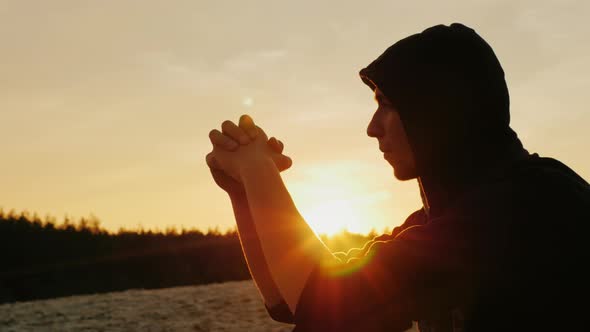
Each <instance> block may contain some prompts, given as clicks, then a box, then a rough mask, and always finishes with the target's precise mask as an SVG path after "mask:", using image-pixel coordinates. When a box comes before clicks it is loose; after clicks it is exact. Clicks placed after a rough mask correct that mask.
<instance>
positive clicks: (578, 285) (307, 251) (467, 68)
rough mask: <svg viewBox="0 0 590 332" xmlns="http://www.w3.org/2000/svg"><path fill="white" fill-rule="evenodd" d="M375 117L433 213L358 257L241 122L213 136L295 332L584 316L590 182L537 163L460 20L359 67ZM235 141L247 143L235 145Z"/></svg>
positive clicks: (491, 327) (460, 326)
mask: <svg viewBox="0 0 590 332" xmlns="http://www.w3.org/2000/svg"><path fill="white" fill-rule="evenodd" d="M360 76H361V78H362V80H363V81H364V82H365V83H366V84H367V85H368V86H369V87H370V88H371V89H373V91H374V92H375V99H376V100H377V102H378V108H377V110H376V111H375V114H374V115H373V118H372V119H371V121H370V123H369V126H368V128H367V134H368V135H369V136H371V137H375V138H376V139H377V140H378V142H379V149H380V150H381V151H382V152H383V153H384V157H385V159H386V160H387V161H388V162H389V163H390V164H391V166H392V167H393V170H394V174H395V177H396V178H397V179H399V180H409V179H417V180H418V183H419V186H420V190H421V194H422V200H423V207H422V209H420V210H418V211H416V212H414V213H413V214H411V215H410V216H409V217H408V218H407V220H406V221H405V222H404V224H403V225H402V226H400V227H397V228H396V229H394V231H393V232H392V234H386V235H383V236H380V237H378V238H375V239H374V240H373V241H370V242H369V243H367V245H366V246H365V247H364V248H362V249H360V250H351V251H350V252H349V254H348V256H347V257H341V256H339V257H337V256H336V255H334V254H332V253H331V252H330V251H329V250H328V249H327V248H326V247H325V246H324V245H323V244H322V242H321V241H320V240H319V239H318V238H317V237H316V236H315V234H314V233H313V232H312V231H311V229H310V228H309V227H308V225H307V224H306V223H305V221H304V220H303V218H302V217H301V215H300V214H299V213H298V211H297V209H296V207H295V205H294V203H293V201H292V200H291V198H290V196H289V193H288V191H287V189H286V188H285V186H284V184H283V182H282V180H281V177H280V173H279V172H280V171H282V170H284V169H286V168H288V167H290V166H291V160H290V159H289V158H288V157H286V156H283V155H282V154H281V153H282V149H283V146H282V143H280V142H279V141H277V140H276V139H274V138H272V139H270V140H267V137H266V135H265V133H264V132H263V131H262V130H261V129H260V128H258V127H256V126H255V125H254V123H253V122H252V120H251V119H250V118H249V117H247V116H243V117H242V118H241V119H240V123H239V125H235V124H233V123H232V122H229V121H226V122H224V124H223V125H222V132H220V131H217V130H213V131H212V132H211V133H210V139H211V141H212V143H213V146H214V148H213V151H212V152H211V153H210V154H208V155H207V163H208V165H209V167H210V168H211V171H212V173H213V177H214V179H215V181H216V182H217V183H218V184H219V185H220V186H221V187H222V188H223V189H225V190H226V191H228V193H229V195H230V199H231V201H232V205H233V208H234V212H235V216H236V221H237V225H238V231H239V233H240V238H241V241H242V247H243V250H244V254H245V256H246V259H247V261H248V265H249V268H250V271H251V273H252V276H253V278H254V281H255V282H256V284H257V287H258V289H259V290H260V292H261V294H262V296H263V298H264V301H265V304H266V306H267V308H269V313H270V314H271V316H272V317H273V318H275V319H277V320H281V321H286V322H293V323H295V324H296V328H295V330H296V331H403V330H405V329H407V328H409V327H410V326H411V322H412V321H418V322H419V327H420V330H421V331H506V330H518V331H540V330H543V331H550V330H551V331H557V330H559V331H566V330H570V329H571V330H574V329H576V330H580V328H581V327H583V326H585V325H587V324H586V323H585V322H584V321H583V320H582V319H581V318H582V317H584V316H583V315H584V314H585V313H586V312H585V310H584V308H585V306H583V305H582V306H579V305H577V303H579V302H580V301H582V303H583V302H584V301H586V300H587V298H588V295H590V294H589V292H588V280H590V276H589V275H588V272H586V270H587V269H586V268H585V267H584V265H585V264H586V263H587V262H588V258H590V255H589V249H588V246H587V245H586V244H585V241H584V240H585V239H586V237H587V236H588V235H587V234H588V230H589V226H588V225H589V224H590V212H589V210H588V208H589V207H590V185H589V184H588V183H587V182H586V181H585V180H584V179H582V178H581V177H580V176H578V175H577V174H576V173H575V172H574V171H572V170H571V169H570V168H568V167H567V166H565V165H564V164H562V163H561V162H559V161H557V160H555V159H551V158H543V157H539V156H538V155H537V154H529V153H528V152H527V151H526V150H525V149H524V148H523V146H522V144H521V142H520V140H519V139H518V138H517V135H516V134H515V132H514V131H513V130H512V129H511V128H510V126H509V122H510V115H509V96H508V89H507V86H506V82H505V79H504V72H503V70H502V67H501V66H500V63H499V62H498V60H497V58H496V56H495V54H494V52H493V51H492V49H491V47H490V46H489V45H488V44H487V43H486V42H485V41H484V40H483V39H482V38H481V37H480V36H479V35H477V34H476V33H475V32H474V31H473V30H472V29H470V28H467V27H465V26H464V25H461V24H452V25H450V26H443V25H438V26H434V27H431V28H429V29H426V30H425V31H423V32H422V33H419V34H415V35H412V36H410V37H407V38H405V39H403V40H401V41H399V42H397V43H395V44H394V45H393V46H391V47H390V48H388V49H387V50H386V51H385V52H384V53H383V54H382V55H381V56H380V57H379V58H377V59H376V60H375V61H373V62H372V63H371V64H370V65H369V66H368V67H366V68H364V69H363V70H361V72H360ZM237 142H239V143H237Z"/></svg>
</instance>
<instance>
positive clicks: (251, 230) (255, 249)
mask: <svg viewBox="0 0 590 332" xmlns="http://www.w3.org/2000/svg"><path fill="white" fill-rule="evenodd" d="M230 199H231V203H232V208H233V211H234V216H235V219H236V225H237V228H238V234H239V237H240V243H241V245H242V251H243V253H244V256H245V258H246V262H247V264H248V269H249V270H250V275H251V276H252V279H254V282H255V283H256V287H257V288H258V290H259V292H260V294H261V295H262V298H263V300H264V304H265V305H266V306H267V307H269V308H271V307H274V306H276V305H279V304H281V303H283V301H284V300H283V298H282V295H281V294H280V292H279V289H278V288H277V286H276V284H275V282H274V280H273V279H272V277H271V274H270V271H269V269H268V265H267V263H266V260H265V258H264V254H263V252H262V247H261V246H260V240H259V238H258V234H257V233H256V229H255V227H254V223H253V221H252V216H251V214H250V208H249V207H248V201H247V199H246V196H245V195H244V194H237V195H231V196H230Z"/></svg>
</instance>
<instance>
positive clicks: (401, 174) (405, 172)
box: [393, 166, 418, 181]
mask: <svg viewBox="0 0 590 332" xmlns="http://www.w3.org/2000/svg"><path fill="white" fill-rule="evenodd" d="M416 173H417V172H416V170H415V169H413V168H409V167H399V166H398V167H394V168H393V175H394V176H395V178H396V179H398V180H400V181H407V180H412V179H415V178H417V177H418V174H416Z"/></svg>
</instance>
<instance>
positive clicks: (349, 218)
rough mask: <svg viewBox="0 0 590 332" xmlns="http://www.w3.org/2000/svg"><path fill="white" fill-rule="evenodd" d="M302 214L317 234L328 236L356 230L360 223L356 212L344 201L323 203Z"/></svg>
mask: <svg viewBox="0 0 590 332" xmlns="http://www.w3.org/2000/svg"><path fill="white" fill-rule="evenodd" d="M302 214H303V215H304V217H305V220H306V221H307V222H308V223H309V224H310V226H311V227H312V228H313V229H314V230H315V231H316V232H317V233H319V234H327V235H328V236H331V235H334V234H336V233H338V232H341V231H344V230H347V231H351V230H352V229H356V228H357V227H356V226H357V225H358V224H359V222H360V220H359V219H360V218H359V216H358V212H357V211H355V209H354V207H353V206H352V205H351V204H350V203H349V202H347V201H345V200H336V201H328V202H324V203H321V204H318V205H316V206H313V207H310V208H309V210H307V211H303V212H302Z"/></svg>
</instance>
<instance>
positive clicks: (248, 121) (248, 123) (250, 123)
mask: <svg viewBox="0 0 590 332" xmlns="http://www.w3.org/2000/svg"><path fill="white" fill-rule="evenodd" d="M239 126H240V128H242V129H243V130H245V131H246V132H247V133H248V136H250V138H251V139H255V138H256V137H257V136H258V127H256V124H254V120H252V118H251V117H250V116H249V115H248V114H244V115H242V116H240V122H239Z"/></svg>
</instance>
